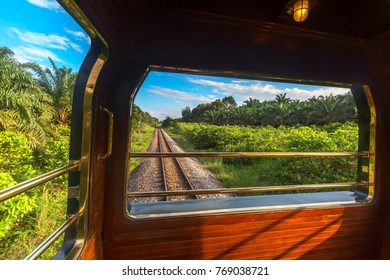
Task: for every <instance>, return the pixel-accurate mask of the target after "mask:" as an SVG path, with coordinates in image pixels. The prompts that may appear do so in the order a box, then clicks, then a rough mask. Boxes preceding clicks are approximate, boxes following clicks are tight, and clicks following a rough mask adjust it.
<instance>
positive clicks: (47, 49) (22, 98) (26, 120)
mask: <svg viewBox="0 0 390 280" xmlns="http://www.w3.org/2000/svg"><path fill="white" fill-rule="evenodd" d="M14 2H15V3H13V2H8V3H3V4H4V5H5V7H3V9H2V10H1V11H0V17H1V18H2V20H1V23H0V25H1V27H2V28H0V36H1V37H2V39H4V40H2V44H4V45H0V85H1V86H0V216H1V219H0V259H23V258H25V259H51V258H59V259H63V258H65V256H66V255H68V254H69V252H70V251H71V249H72V248H74V245H75V244H76V243H77V242H82V241H83V237H84V236H85V232H84V231H83V230H81V231H80V230H79V231H78V230H77V228H78V227H79V228H82V229H83V228H84V225H83V224H82V223H83V221H84V219H85V214H84V213H81V210H80V209H81V208H82V207H80V205H82V204H84V203H85V193H86V183H85V181H86V179H85V178H86V176H85V174H87V173H88V170H87V168H86V165H87V163H86V162H83V163H80V158H81V153H87V152H89V150H88V149H84V148H83V147H81V144H80V143H82V141H81V135H82V134H83V136H84V141H83V145H88V143H89V142H88V141H89V139H88V133H90V131H89V132H88V127H85V124H83V120H84V123H85V120H86V118H87V120H88V118H89V119H90V118H91V117H90V116H91V94H92V92H91V90H85V83H86V82H87V81H86V80H85V81H83V79H84V78H85V77H86V78H88V75H82V76H85V77H82V78H78V72H79V69H81V70H80V71H81V72H82V71H85V72H84V73H89V72H90V71H91V70H90V69H91V68H92V66H91V65H89V64H92V65H93V63H94V61H95V60H96V58H95V60H94V59H93V57H94V56H96V55H95V54H94V52H96V46H95V47H92V48H91V49H90V45H91V41H90V39H89V36H88V35H87V33H86V32H85V31H84V30H82V29H81V27H80V26H79V25H78V24H77V22H76V21H75V20H74V19H72V18H71V17H70V16H69V14H67V13H66V11H65V10H64V9H63V8H62V7H61V5H60V4H58V3H56V1H46V2H47V3H44V4H42V3H38V2H40V1H23V3H21V1H14ZM16 2H17V3H16ZM41 2H42V1H41ZM49 2H50V3H49ZM4 5H3V6H4ZM75 12H76V11H75ZM79 19H81V16H80V17H79ZM88 50H89V53H88ZM87 53H88V55H87ZM86 55H87V62H84V63H83V66H82V67H81V68H80V66H81V64H82V62H83V59H84V58H85V57H86ZM88 82H89V83H90V84H93V83H92V79H90V80H88ZM83 84H84V87H83ZM76 87H77V88H78V89H77V90H75V88H76ZM72 101H73V102H72ZM83 129H84V131H82V130H83ZM89 130H90V128H89ZM84 132H85V133H84ZM71 135H72V137H71ZM71 138H73V140H71ZM78 223H79V224H78ZM79 225H80V226H79ZM76 245H77V244H76Z"/></svg>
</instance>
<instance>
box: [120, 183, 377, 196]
mask: <svg viewBox="0 0 390 280" xmlns="http://www.w3.org/2000/svg"><path fill="white" fill-rule="evenodd" d="M373 185H374V184H373V183H367V182H366V183H330V184H307V185H285V186H262V187H243V188H226V189H203V190H187V191H186V190H181V191H167V192H128V193H127V196H128V197H129V198H130V197H147V196H176V195H199V194H220V193H243V192H262V193H264V192H270V191H298V190H311V189H325V188H348V187H369V186H373Z"/></svg>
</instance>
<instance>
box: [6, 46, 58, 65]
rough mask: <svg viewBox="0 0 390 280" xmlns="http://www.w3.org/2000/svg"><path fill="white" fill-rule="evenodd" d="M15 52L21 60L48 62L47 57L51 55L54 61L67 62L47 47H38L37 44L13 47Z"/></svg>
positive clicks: (16, 56)
mask: <svg viewBox="0 0 390 280" xmlns="http://www.w3.org/2000/svg"><path fill="white" fill-rule="evenodd" d="M12 50H13V52H14V53H15V58H16V59H17V60H18V61H19V62H22V63H24V62H37V63H42V62H47V58H48V57H50V58H51V59H53V60H54V61H57V62H62V63H65V61H63V60H62V59H60V58H59V57H58V56H57V55H56V54H55V53H53V52H52V51H49V50H47V49H45V48H38V47H36V46H31V45H27V46H18V47H15V48H13V49H12Z"/></svg>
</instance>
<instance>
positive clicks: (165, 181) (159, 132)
mask: <svg viewBox="0 0 390 280" xmlns="http://www.w3.org/2000/svg"><path fill="white" fill-rule="evenodd" d="M161 137H162V134H161V131H160V129H159V130H157V140H158V148H159V151H160V152H162V145H161ZM160 163H161V170H162V176H163V180H164V190H165V191H168V184H167V177H166V175H165V167H164V159H163V158H160ZM165 200H167V201H168V200H169V196H166V197H165Z"/></svg>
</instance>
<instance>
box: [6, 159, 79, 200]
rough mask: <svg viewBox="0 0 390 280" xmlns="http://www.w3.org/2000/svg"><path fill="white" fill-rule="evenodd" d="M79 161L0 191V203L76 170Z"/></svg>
mask: <svg viewBox="0 0 390 280" xmlns="http://www.w3.org/2000/svg"><path fill="white" fill-rule="evenodd" d="M79 166H80V161H73V162H71V163H69V164H68V165H65V166H62V167H60V168H57V169H54V170H52V171H49V172H47V173H45V174H42V175H39V176H37V177H34V178H32V179H30V180H27V181H24V182H21V183H18V184H16V185H13V186H11V187H9V188H6V189H4V190H1V191H0V202H2V201H5V200H7V199H10V198H12V197H14V196H16V195H18V194H21V193H23V192H25V191H28V190H29V189H32V188H35V187H37V186H39V185H41V184H43V183H46V182H48V181H50V180H51V179H54V178H56V177H58V176H61V175H63V174H65V173H68V172H70V171H74V170H78V169H79Z"/></svg>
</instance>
